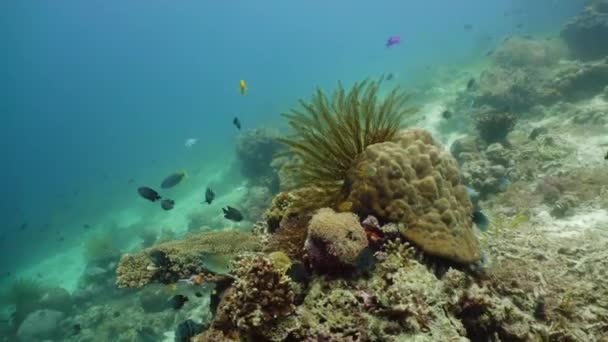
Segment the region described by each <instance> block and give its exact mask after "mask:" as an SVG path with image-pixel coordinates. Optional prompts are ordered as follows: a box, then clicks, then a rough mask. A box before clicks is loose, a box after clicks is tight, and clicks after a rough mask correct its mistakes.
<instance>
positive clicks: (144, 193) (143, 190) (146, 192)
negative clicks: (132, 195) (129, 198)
mask: <svg viewBox="0 0 608 342" xmlns="http://www.w3.org/2000/svg"><path fill="white" fill-rule="evenodd" d="M137 193H138V194H139V196H141V197H143V198H145V199H147V200H148V201H150V202H156V201H157V200H159V199H161V197H160V195H159V194H158V192H156V191H154V190H153V189H151V188H149V187H147V186H142V187H139V188H138V189H137Z"/></svg>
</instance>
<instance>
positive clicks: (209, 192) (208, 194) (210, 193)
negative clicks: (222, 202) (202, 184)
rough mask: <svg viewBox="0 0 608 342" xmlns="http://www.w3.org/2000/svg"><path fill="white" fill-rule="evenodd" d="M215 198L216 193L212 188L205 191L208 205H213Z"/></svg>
mask: <svg viewBox="0 0 608 342" xmlns="http://www.w3.org/2000/svg"><path fill="white" fill-rule="evenodd" d="M214 198H215V192H213V190H211V189H210V188H207V190H205V202H207V204H211V202H213V199H214Z"/></svg>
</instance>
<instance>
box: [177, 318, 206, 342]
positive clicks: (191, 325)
mask: <svg viewBox="0 0 608 342" xmlns="http://www.w3.org/2000/svg"><path fill="white" fill-rule="evenodd" d="M207 327H208V325H204V324H200V323H196V322H195V321H193V320H191V319H188V320H185V321H183V322H181V323H180V324H178V325H177V329H176V330H175V342H190V340H191V338H192V337H194V336H196V335H198V334H200V333H201V332H203V331H204V330H205V329H207Z"/></svg>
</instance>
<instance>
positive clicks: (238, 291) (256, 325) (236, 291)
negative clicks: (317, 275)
mask: <svg viewBox="0 0 608 342" xmlns="http://www.w3.org/2000/svg"><path fill="white" fill-rule="evenodd" d="M233 274H234V275H235V277H236V281H235V282H234V284H233V286H232V288H230V289H229V290H228V292H227V293H226V294H225V296H224V297H223V298H222V302H221V303H220V306H219V308H218V312H217V316H216V319H215V321H214V323H213V326H214V327H215V328H218V329H220V330H223V331H224V333H227V332H229V331H231V330H238V331H239V333H240V335H245V336H249V337H250V338H253V339H254V340H255V339H256V338H258V339H260V338H261V339H265V340H271V341H281V340H282V338H284V337H285V336H284V335H285V334H286V333H287V332H285V331H284V332H283V333H280V332H279V331H278V330H277V328H279V327H283V328H285V329H287V330H288V327H287V326H284V325H283V323H285V320H287V319H288V317H289V316H290V315H292V314H293V313H294V312H295V308H296V307H295V305H294V301H295V292H294V284H293V283H292V281H291V280H290V279H289V277H288V276H286V275H285V274H283V272H281V270H279V269H277V268H276V267H275V266H274V264H273V261H272V260H271V259H270V258H269V257H267V256H265V255H263V254H249V255H244V256H241V257H240V258H239V259H238V260H237V261H236V262H235V264H234V269H233ZM279 330H280V329H279ZM270 336H274V337H273V338H272V339H269V338H270ZM279 337H282V338H279Z"/></svg>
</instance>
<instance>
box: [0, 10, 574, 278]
mask: <svg viewBox="0 0 608 342" xmlns="http://www.w3.org/2000/svg"><path fill="white" fill-rule="evenodd" d="M582 2H583V1H582V0H581V1H574V0H569V1H549V0H547V1H543V0H536V1H523V0H522V1H507V0H493V1H487V0H475V1H473V0H462V1H451V0H450V1H448V0H441V1H440V0H427V1H403V0H399V1H396V0H394V1H354V0H332V1H319V0H310V1H284V0H281V1H277V0H272V1H239V0H235V1H208V0H199V1H192V0H188V1H157V0H146V1H143V0H136V1H117V0H105V1H81V0H59V1H12V0H7V1H3V2H1V3H0V44H1V51H2V53H1V54H0V115H1V119H2V120H0V156H1V158H2V168H1V169H0V182H1V183H0V186H1V188H2V200H1V206H0V214H1V218H2V220H1V223H0V227H1V231H2V233H1V234H2V235H0V236H3V240H2V241H0V269H1V270H3V271H7V270H8V271H12V272H15V271H16V270H18V269H19V268H21V267H25V266H26V265H28V264H31V263H36V262H38V261H39V260H40V259H41V258H44V257H45V256H48V255H51V254H53V253H56V252H57V251H59V250H60V249H62V248H63V245H61V244H60V243H57V242H56V239H57V236H65V238H66V241H65V242H64V243H66V244H75V243H78V237H79V235H80V234H81V232H82V229H81V226H82V224H84V223H86V222H88V221H94V220H95V218H96V217H98V216H101V215H108V214H111V213H112V212H113V211H115V210H120V209H122V208H125V207H129V206H131V205H133V203H134V201H140V199H139V198H137V196H136V193H135V190H134V189H135V186H134V185H133V184H129V180H130V179H133V180H135V183H136V184H137V185H144V184H158V183H159V181H160V179H162V177H164V176H165V175H166V174H168V173H169V172H172V171H174V170H176V169H188V170H190V171H192V170H202V171H200V172H207V171H209V170H211V169H217V168H218V167H224V166H227V165H228V164H229V163H230V162H231V160H232V159H233V158H234V157H233V151H234V142H235V139H236V137H237V134H238V132H237V131H236V129H235V128H234V127H233V126H232V124H231V122H232V118H233V117H234V116H235V115H236V116H238V117H239V118H240V119H241V121H242V122H243V126H244V129H247V128H252V127H260V126H264V125H273V126H276V127H282V126H280V125H279V123H280V115H279V114H280V113H281V112H282V111H285V110H287V109H288V108H290V106H292V105H293V104H295V103H296V100H297V99H298V98H301V97H308V96H309V95H310V94H311V93H312V90H313V89H314V87H316V86H321V87H323V88H326V89H332V88H333V87H334V86H335V84H336V82H337V81H338V80H342V81H344V82H345V83H347V84H348V83H351V82H354V81H357V80H361V79H364V78H366V77H378V76H380V75H381V74H383V73H388V72H392V73H396V74H397V75H398V78H397V79H396V82H399V83H401V84H402V85H404V86H407V87H412V88H413V87H415V86H416V85H417V84H422V83H424V82H425V80H426V78H427V76H428V72H429V71H428V69H427V68H426V66H458V65H466V64H470V63H474V62H475V60H476V59H478V58H479V57H480V56H481V55H482V53H483V52H484V49H487V48H488V47H491V46H492V45H493V44H494V42H497V41H498V40H499V39H502V37H504V36H506V35H509V34H512V33H513V32H515V28H514V27H515V25H517V24H519V23H522V24H524V29H523V30H524V31H527V32H530V33H538V34H545V33H547V32H558V30H559V27H560V26H561V25H563V23H564V21H565V20H566V18H568V17H571V16H572V15H574V14H576V13H578V11H579V10H580V7H581V4H582ZM514 9H523V12H524V14H523V15H520V16H518V17H513V16H505V15H504V13H505V12H507V11H513V10H514ZM465 24H471V25H472V26H473V29H472V30H471V31H466V30H464V28H463V27H464V25H465ZM391 35H400V36H401V39H402V43H401V44H400V45H398V46H396V47H393V48H390V49H387V48H385V47H384V42H385V40H386V38H387V37H388V36H391ZM485 36H492V37H493V38H492V42H490V43H483V44H482V43H480V42H481V41H483V37H485ZM484 44H485V45H484ZM240 79H244V80H246V81H247V83H248V86H249V91H248V93H247V95H246V96H241V95H240V94H239V87H238V84H239V80H240ZM193 137H194V138H198V139H199V141H198V143H197V144H196V145H195V146H194V147H193V148H192V149H186V148H185V147H184V141H185V140H186V139H188V138H193ZM23 223H27V228H26V229H24V230H23V231H21V230H19V226H20V225H21V224H23ZM47 223H49V225H50V227H49V228H44V229H43V227H44V226H45V224H47ZM3 273H4V272H3Z"/></svg>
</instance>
